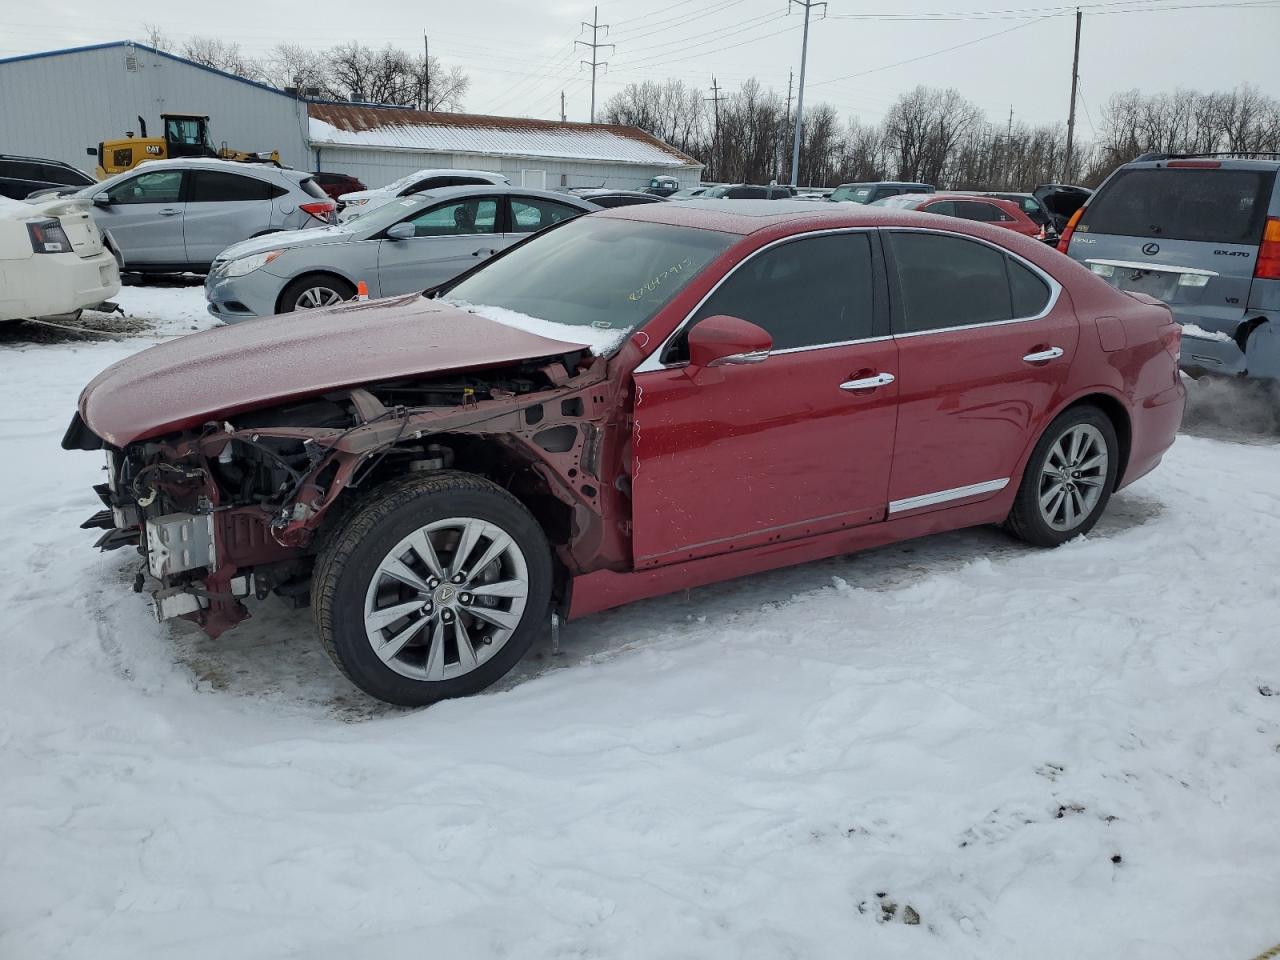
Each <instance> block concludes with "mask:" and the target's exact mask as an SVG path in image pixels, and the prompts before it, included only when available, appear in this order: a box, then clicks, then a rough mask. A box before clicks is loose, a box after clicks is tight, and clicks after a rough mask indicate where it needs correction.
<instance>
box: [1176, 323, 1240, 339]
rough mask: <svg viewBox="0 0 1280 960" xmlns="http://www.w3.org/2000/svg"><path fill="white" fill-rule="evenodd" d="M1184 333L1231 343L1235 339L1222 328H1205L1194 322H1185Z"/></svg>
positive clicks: (1198, 337)
mask: <svg viewBox="0 0 1280 960" xmlns="http://www.w3.org/2000/svg"><path fill="white" fill-rule="evenodd" d="M1182 333H1183V335H1184V336H1188V337H1195V338H1196V339H1198V340H1218V341H1220V342H1222V343H1230V342H1231V341H1232V339H1233V338H1232V336H1231V335H1230V334H1229V333H1223V332H1222V331H1221V330H1205V329H1204V328H1203V327H1197V326H1196V325H1195V324H1194V323H1184V324H1183V325H1182Z"/></svg>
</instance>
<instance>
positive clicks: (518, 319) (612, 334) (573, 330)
mask: <svg viewBox="0 0 1280 960" xmlns="http://www.w3.org/2000/svg"><path fill="white" fill-rule="evenodd" d="M441 300H442V301H443V302H445V303H450V304H452V305H453V306H455V307H460V308H462V309H463V310H467V311H469V312H470V313H474V314H476V315H478V316H481V317H484V318H485V319H486V320H492V321H493V322H494V323H501V324H505V325H506V326H508V327H515V328H516V329H517V330H523V331H525V332H526V333H534V334H537V335H538V336H540V337H546V338H547V339H549V340H563V341H564V342H565V343H580V344H582V345H583V346H585V347H588V348H590V350H591V352H592V353H593V354H594V355H595V356H597V357H603V356H605V355H606V354H609V353H612V352H613V351H614V350H616V349H617V348H618V347H619V346H620V345H621V344H622V341H623V340H625V339H626V338H627V333H628V331H627V330H626V329H621V330H608V329H600V328H599V327H584V326H580V325H579V324H576V323H557V322H555V321H554V320H543V319H541V318H540V317H531V316H529V315H528V314H527V313H519V312H518V311H515V310H507V309H506V308H505V307H491V306H489V305H488V304H484V303H468V302H467V301H465V300H453V299H450V298H449V297H442V298H441Z"/></svg>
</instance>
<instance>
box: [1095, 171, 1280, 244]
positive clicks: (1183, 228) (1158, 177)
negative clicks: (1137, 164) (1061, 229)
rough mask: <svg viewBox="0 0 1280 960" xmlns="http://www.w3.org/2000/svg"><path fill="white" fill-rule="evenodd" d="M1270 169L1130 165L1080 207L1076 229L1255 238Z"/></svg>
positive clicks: (1218, 239) (1205, 239) (1217, 239)
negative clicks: (1084, 206) (1132, 167)
mask: <svg viewBox="0 0 1280 960" xmlns="http://www.w3.org/2000/svg"><path fill="white" fill-rule="evenodd" d="M1274 182H1275V173H1274V172H1273V171H1262V170H1223V169H1210V170H1194V169H1192V170H1185V169H1172V170H1170V169H1167V168H1166V169H1130V170H1122V171H1120V172H1119V173H1117V174H1116V175H1115V177H1113V178H1112V180H1111V181H1110V182H1109V183H1108V184H1107V186H1106V188H1105V189H1104V190H1102V191H1101V192H1100V193H1099V194H1098V195H1097V196H1096V197H1094V198H1093V202H1092V203H1090V204H1089V206H1088V207H1086V208H1085V212H1084V215H1083V216H1082V217H1081V219H1080V225H1079V227H1078V228H1077V231H1078V232H1079V233H1103V234H1108V235H1113V236H1122V237H1153V238H1159V239H1169V240H1192V241H1198V242H1202V243H1244V244H1256V243H1258V242H1259V241H1260V239H1261V236H1262V226H1263V224H1264V222H1265V221H1266V217H1267V205H1268V203H1269V201H1270V199H1271V187H1272V184H1273V183H1274Z"/></svg>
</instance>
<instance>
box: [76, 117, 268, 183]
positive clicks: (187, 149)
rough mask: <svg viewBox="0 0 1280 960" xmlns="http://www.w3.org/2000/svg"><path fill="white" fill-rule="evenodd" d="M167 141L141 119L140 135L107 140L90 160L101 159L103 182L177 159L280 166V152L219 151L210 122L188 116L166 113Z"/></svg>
mask: <svg viewBox="0 0 1280 960" xmlns="http://www.w3.org/2000/svg"><path fill="white" fill-rule="evenodd" d="M160 121H161V123H163V124H164V136H163V137H148V136H147V121H145V120H144V119H142V117H139V118H138V132H139V134H140V136H136V137H135V136H134V135H133V132H132V131H130V132H129V133H127V134H126V135H125V137H124V138H123V139H121V140H103V141H102V142H100V143H99V144H98V146H97V148H96V149H95V148H93V147H89V148H88V150H87V151H86V152H87V153H88V154H89V155H90V156H96V157H97V158H98V167H97V169H96V170H95V171H94V173H95V174H96V175H97V177H98V179H99V180H105V179H106V178H107V177H111V176H114V175H115V174H117V173H123V172H124V171H126V170H132V169H133V168H134V167H136V166H137V165H138V164H140V163H144V162H146V161H147V160H166V159H170V158H173V157H214V158H217V159H220V160H240V161H243V162H245V163H274V164H275V165H276V166H277V167H278V166H280V165H281V164H280V151H278V150H272V151H271V152H270V153H244V152H242V151H240V150H232V149H230V148H229V147H227V145H226V144H225V143H224V144H223V145H222V146H221V147H215V146H214V145H213V144H212V142H211V141H210V140H209V118H208V117H202V116H198V115H196V114H188V113H163V114H161V115H160Z"/></svg>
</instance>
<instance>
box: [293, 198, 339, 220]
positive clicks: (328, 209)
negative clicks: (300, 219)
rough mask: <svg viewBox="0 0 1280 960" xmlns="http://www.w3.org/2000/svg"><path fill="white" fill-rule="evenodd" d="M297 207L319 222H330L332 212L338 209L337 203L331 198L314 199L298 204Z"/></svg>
mask: <svg viewBox="0 0 1280 960" xmlns="http://www.w3.org/2000/svg"><path fill="white" fill-rule="evenodd" d="M298 209H299V210H301V211H302V212H303V213H306V214H308V215H310V216H312V217H315V218H316V219H317V220H319V221H320V222H321V223H332V222H333V212H334V211H335V210H337V209H338V205H337V204H336V203H334V202H333V201H332V200H315V201H312V202H310V203H300V204H298Z"/></svg>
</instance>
